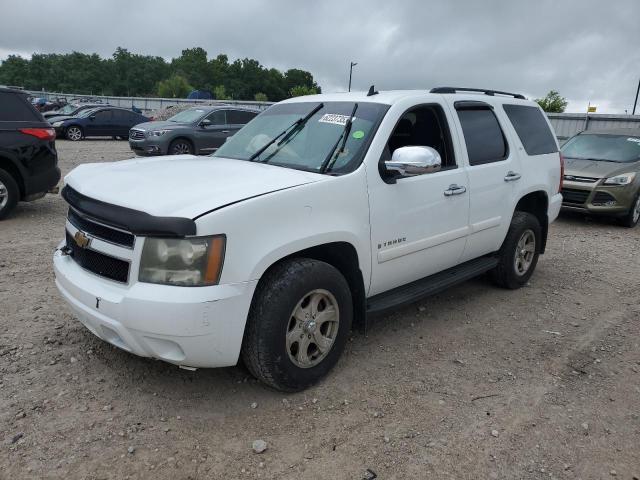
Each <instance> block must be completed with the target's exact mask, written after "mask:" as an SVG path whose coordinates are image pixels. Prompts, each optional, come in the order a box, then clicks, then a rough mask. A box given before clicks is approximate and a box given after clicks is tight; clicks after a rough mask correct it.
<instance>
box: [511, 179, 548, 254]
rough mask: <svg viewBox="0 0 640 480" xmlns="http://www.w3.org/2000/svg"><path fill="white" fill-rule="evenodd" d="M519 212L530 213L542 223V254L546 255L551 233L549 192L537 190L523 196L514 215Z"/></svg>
mask: <svg viewBox="0 0 640 480" xmlns="http://www.w3.org/2000/svg"><path fill="white" fill-rule="evenodd" d="M517 211H519V212H527V213H530V214H532V215H533V216H535V217H536V218H537V219H538V222H540V229H541V232H542V239H541V240H542V242H541V245H540V253H544V252H545V250H546V247H547V234H548V232H549V217H548V212H549V197H548V195H547V192H545V191H544V190H535V191H533V192H529V193H527V194H526V195H524V196H522V197H521V198H520V200H518V203H517V204H516V207H515V209H514V213H515V212H517Z"/></svg>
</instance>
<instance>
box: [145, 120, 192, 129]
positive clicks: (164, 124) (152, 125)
mask: <svg viewBox="0 0 640 480" xmlns="http://www.w3.org/2000/svg"><path fill="white" fill-rule="evenodd" d="M188 126H190V124H188V123H177V122H168V121H156V122H144V123H139V124H137V125H136V126H135V127H133V128H135V129H136V130H160V129H165V130H175V129H177V128H184V127H188Z"/></svg>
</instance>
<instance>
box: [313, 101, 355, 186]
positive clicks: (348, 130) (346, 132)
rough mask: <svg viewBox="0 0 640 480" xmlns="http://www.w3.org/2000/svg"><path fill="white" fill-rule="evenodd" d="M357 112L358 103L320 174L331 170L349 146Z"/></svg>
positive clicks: (323, 163)
mask: <svg viewBox="0 0 640 480" xmlns="http://www.w3.org/2000/svg"><path fill="white" fill-rule="evenodd" d="M356 110H358V104H357V103H356V104H355V105H354V106H353V110H352V111H351V115H350V116H349V119H348V120H347V121H346V122H345V124H344V129H343V130H342V133H341V134H340V136H339V137H338V140H337V141H336V143H335V144H334V145H333V148H332V149H331V150H329V154H328V155H327V157H326V158H325V159H324V161H323V162H322V165H321V166H320V173H325V172H326V171H327V170H330V169H331V167H333V164H334V163H335V161H336V160H337V159H338V156H339V155H340V154H341V153H342V152H344V146H345V145H346V144H347V140H348V138H349V133H351V125H352V124H353V116H354V115H355V114H356ZM340 140H342V144H341V145H340ZM338 145H340V148H339V149H338V151H336V148H338ZM334 152H335V154H334Z"/></svg>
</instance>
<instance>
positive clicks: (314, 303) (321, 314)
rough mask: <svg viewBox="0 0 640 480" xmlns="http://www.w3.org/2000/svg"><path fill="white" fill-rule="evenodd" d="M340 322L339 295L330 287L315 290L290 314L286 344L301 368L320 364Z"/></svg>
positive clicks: (336, 332) (290, 355) (301, 300)
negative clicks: (334, 293)
mask: <svg viewBox="0 0 640 480" xmlns="http://www.w3.org/2000/svg"><path fill="white" fill-rule="evenodd" d="M339 326H340V310H339V308H338V302H337V301H336V298H335V297H334V296H333V295H332V294H331V292H329V291H327V290H320V289H318V290H312V291H310V292H309V293H307V294H306V295H305V296H304V297H302V299H300V301H299V302H298V304H297V305H296V306H295V308H294V309H293V311H292V312H291V315H290V317H289V322H288V323H287V331H286V347H287V353H288V355H289V359H290V360H291V361H292V362H293V364H294V365H296V366H297V367H300V368H311V367H315V366H316V365H318V364H319V363H320V362H322V360H324V358H325V357H326V356H327V355H328V354H329V352H330V351H331V348H332V347H333V345H334V343H335V341H336V338H337V337H338V328H339Z"/></svg>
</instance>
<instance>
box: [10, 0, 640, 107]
mask: <svg viewBox="0 0 640 480" xmlns="http://www.w3.org/2000/svg"><path fill="white" fill-rule="evenodd" d="M3 4H4V5H3ZM0 11H2V15H0V59H2V58H6V56H7V55H9V54H20V55H25V56H28V55H30V54H31V53H33V52H39V53H54V52H55V53H62V52H70V51H72V50H78V51H81V52H87V53H92V52H97V53H99V54H101V55H103V56H109V55H111V54H112V53H113V51H114V50H115V48H116V47H117V46H122V47H125V48H128V49H129V50H131V51H134V52H137V53H143V54H149V55H159V56H162V57H165V58H167V59H170V58H171V57H174V56H178V55H179V54H180V51H181V50H182V49H183V48H189V47H194V46H201V47H203V48H204V49H206V50H207V51H208V52H209V55H210V57H211V56H215V55H217V54H218V53H226V54H227V55H229V57H230V58H231V59H235V58H244V57H250V58H255V59H257V60H259V61H260V62H261V63H262V64H263V65H265V66H267V67H276V68H279V69H282V70H286V69H287V68H292V67H297V68H303V69H306V70H309V71H311V72H312V73H313V75H314V76H315V78H316V79H317V81H318V83H319V84H320V85H321V86H322V88H323V90H324V91H327V92H329V91H344V90H346V88H347V82H348V76H349V62H350V61H352V60H353V61H355V62H358V65H357V66H356V67H355V68H354V78H353V88H355V89H366V88H368V86H369V85H370V84H372V83H375V85H376V87H377V88H378V89H400V88H427V87H430V86H436V85H454V86H478V87H483V88H494V89H499V90H508V91H516V92H522V93H524V94H525V95H527V96H528V97H532V98H533V97H539V96H543V95H544V94H545V93H546V92H547V91H549V90H551V89H555V90H558V91H560V93H561V94H562V95H563V96H565V97H566V98H567V99H568V100H569V102H570V103H569V108H568V109H567V110H568V111H584V110H585V109H586V105H587V102H589V101H590V102H591V103H592V104H596V105H598V112H610V113H624V111H625V109H628V110H629V111H630V110H631V108H632V103H633V100H634V96H635V91H636V87H637V85H638V80H640V0H609V1H603V0H437V1H436V0H429V1H427V0H423V1H420V0H397V1H389V0H381V1H377V0H354V1H349V0H317V1H311V0H307V1H302V0H269V1H266V0H262V1H259V0H225V1H218V0H209V1H206V0H202V1H199V0H182V1H180V2H177V1H169V0H136V1H132V0H103V1H97V0H94V1H92V0H85V1H81V2H78V1H77V0H56V1H55V2H42V1H40V0H21V1H20V2H14V1H11V0H0ZM25 27H28V28H27V29H25Z"/></svg>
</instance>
